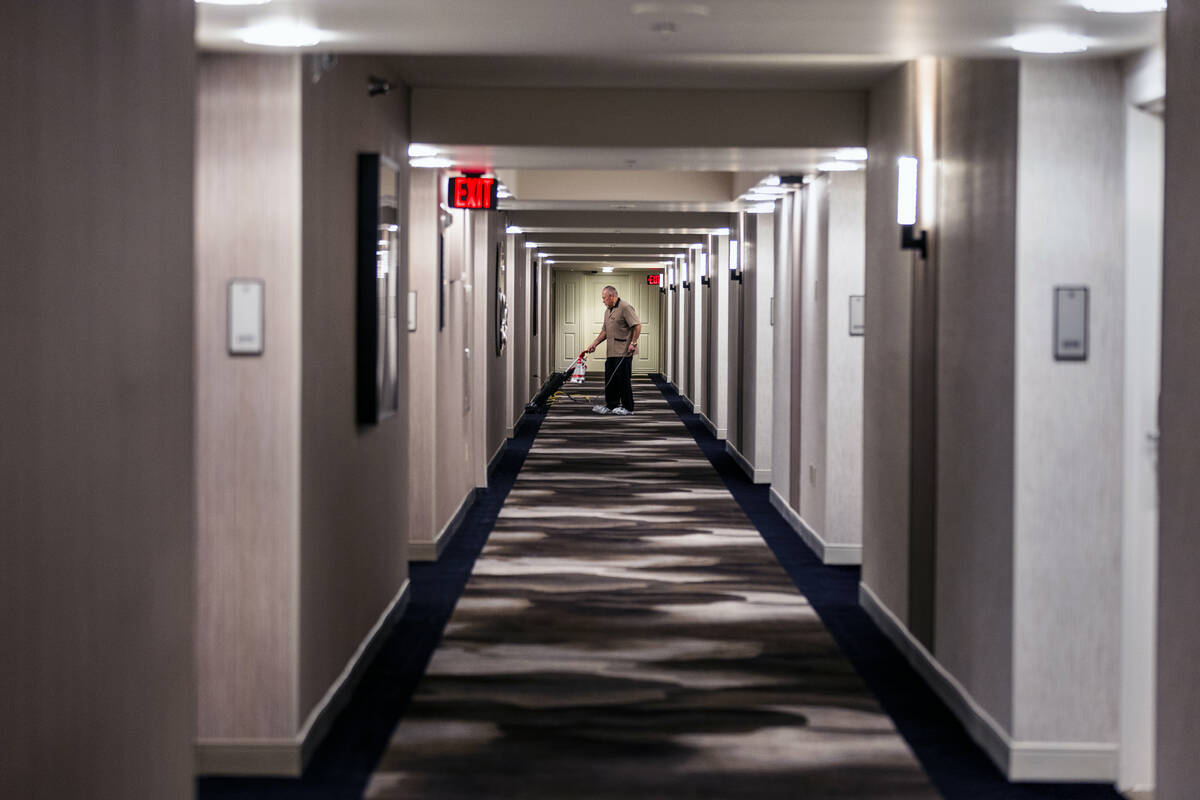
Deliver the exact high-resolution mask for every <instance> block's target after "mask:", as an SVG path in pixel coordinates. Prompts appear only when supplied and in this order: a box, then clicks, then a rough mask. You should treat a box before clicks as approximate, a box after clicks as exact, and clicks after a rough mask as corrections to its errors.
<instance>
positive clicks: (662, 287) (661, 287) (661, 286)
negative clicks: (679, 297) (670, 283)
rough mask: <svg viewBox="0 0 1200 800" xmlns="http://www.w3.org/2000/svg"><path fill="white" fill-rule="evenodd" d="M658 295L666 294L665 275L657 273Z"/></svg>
mask: <svg viewBox="0 0 1200 800" xmlns="http://www.w3.org/2000/svg"><path fill="white" fill-rule="evenodd" d="M658 293H659V294H666V293H667V274H666V273H665V272H660V273H658Z"/></svg>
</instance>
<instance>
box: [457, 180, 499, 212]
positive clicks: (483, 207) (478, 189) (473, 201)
mask: <svg viewBox="0 0 1200 800" xmlns="http://www.w3.org/2000/svg"><path fill="white" fill-rule="evenodd" d="M496 188H497V187H496V179H495V178H476V177H472V176H469V175H464V176H460V177H458V178H451V179H450V185H449V187H448V188H447V189H446V196H447V197H448V198H450V207H451V208H471V209H477V210H480V211H491V210H492V209H494V208H495V207H496Z"/></svg>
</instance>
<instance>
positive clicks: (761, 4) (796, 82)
mask: <svg viewBox="0 0 1200 800" xmlns="http://www.w3.org/2000/svg"><path fill="white" fill-rule="evenodd" d="M226 1H228V0H226ZM280 19H283V20H290V21H293V22H300V23H304V24H307V25H311V26H315V27H317V28H319V29H321V31H323V40H322V42H321V43H320V44H319V45H317V46H316V47H313V48H309V49H310V50H316V51H320V52H331V53H377V54H383V55H386V56H388V57H390V59H391V60H392V63H393V65H394V69H395V71H396V73H398V75H399V76H400V77H401V78H403V80H404V81H405V82H406V83H407V84H408V85H409V86H413V87H430V88H439V89H441V88H461V87H479V88H494V87H521V88H530V87H547V88H594V89H604V88H609V89H630V88H637V89H699V90H716V89H725V90H738V89H756V90H763V89H779V90H802V89H811V90H827V89H837V90H863V89H866V88H868V87H870V86H871V85H873V84H874V83H875V82H876V81H878V80H879V79H880V78H881V77H882V76H883V75H885V74H886V73H887V72H888V71H889V70H891V69H893V68H894V67H895V66H897V65H899V64H901V63H903V62H904V61H907V60H910V59H913V58H916V57H918V56H923V55H939V56H975V57H1013V55H1014V53H1013V51H1012V50H1011V49H1010V48H1009V46H1008V42H1007V39H1008V37H1011V36H1013V35H1015V34H1018V33H1023V32H1028V31H1032V30H1039V29H1045V28H1055V29H1060V30H1064V31H1067V32H1071V33H1077V34H1082V35H1085V36H1087V37H1089V39H1090V40H1091V49H1090V51H1089V52H1090V54H1091V55H1105V54H1121V53H1128V52H1133V51H1136V50H1139V49H1143V48H1146V47H1149V46H1152V45H1154V44H1156V43H1158V42H1160V41H1161V38H1162V25H1163V20H1162V15H1161V14H1095V13H1092V12H1089V11H1087V10H1085V9H1084V8H1082V6H1081V0H705V1H704V2H673V1H672V0H664V1H663V2H642V1H640V0H272V2H270V3H268V4H266V5H257V6H249V7H228V6H216V5H208V4H201V5H198V6H197V30H196V39H197V43H198V46H199V47H201V48H202V49H209V50H229V51H250V50H264V49H267V48H262V47H253V46H250V45H246V44H243V43H242V42H241V41H240V40H239V35H238V32H239V31H240V30H241V29H243V28H246V27H249V26H251V25H254V24H257V23H261V22H265V21H272V20H280ZM548 113H552V111H548ZM427 144H431V145H437V144H438V143H436V142H429V143H427ZM439 150H440V152H439V155H440V156H442V157H446V158H448V159H449V160H450V161H452V162H453V163H454V164H458V165H464V164H471V165H484V166H486V168H488V169H493V168H494V169H501V168H505V169H511V170H530V169H540V170H587V169H591V170H608V171H612V172H613V173H616V172H618V171H619V172H624V173H625V174H629V171H631V170H632V171H640V170H679V171H690V172H702V171H727V172H728V173H729V174H730V177H731V186H732V187H733V188H732V189H731V191H730V196H729V197H728V201H725V200H723V199H720V198H713V197H709V198H706V199H704V200H698V199H697V198H696V196H695V195H694V193H688V192H678V193H677V194H680V195H681V196H679V197H675V196H671V197H664V196H662V195H663V192H661V191H660V192H659V193H658V194H657V195H653V193H649V192H646V191H640V192H639V191H638V190H637V189H636V181H631V182H630V184H631V186H633V187H635V188H631V189H630V190H629V191H628V195H629V196H628V197H624V196H622V197H614V196H612V193H611V192H609V193H608V194H606V195H604V196H599V195H597V196H596V197H594V198H587V197H565V196H560V197H557V198H551V197H550V196H549V194H548V193H547V196H546V197H540V198H539V197H531V196H529V195H528V193H527V194H522V193H521V192H520V191H519V190H517V196H516V197H515V198H513V199H512V200H510V201H507V202H506V204H505V206H503V207H504V208H506V209H507V213H508V215H509V218H510V220H511V221H516V222H520V221H522V219H521V217H522V216H523V215H527V214H530V213H537V210H545V209H554V210H555V211H554V212H553V213H558V214H567V213H570V212H574V213H575V214H576V215H577V216H578V215H579V214H581V213H582V214H583V216H584V217H585V218H586V220H587V221H586V222H584V221H572V222H571V223H570V224H564V225H541V226H540V227H539V226H532V227H530V228H529V233H528V234H527V235H528V238H529V239H530V240H532V241H538V242H542V243H543V244H542V247H541V250H542V251H543V252H547V253H553V254H555V255H560V254H561V255H563V256H568V257H570V256H578V257H579V258H580V259H581V260H592V262H593V263H591V264H590V265H589V264H579V265H577V264H571V265H567V264H564V265H562V266H563V268H594V267H595V264H600V263H608V264H614V263H615V264H617V266H618V268H621V267H622V266H624V265H628V264H634V263H638V262H641V261H643V260H652V259H654V258H655V257H656V256H658V257H661V255H660V254H659V253H654V252H653V250H650V249H649V248H646V249H645V250H643V252H638V249H639V247H634V246H633V245H634V244H637V245H639V246H640V247H641V248H645V245H646V244H647V243H661V244H663V249H668V248H670V249H671V250H672V251H675V252H677V251H678V250H677V249H678V248H679V247H680V246H681V243H682V246H684V247H686V244H687V243H688V242H697V241H704V240H705V239H706V237H705V236H704V233H705V232H706V229H705V228H704V227H703V226H700V227H697V226H696V224H695V220H696V219H697V216H693V215H700V216H705V215H707V216H708V217H709V218H710V219H711V217H712V215H713V212H720V213H721V216H722V217H723V218H724V219H731V217H730V216H729V212H731V211H732V210H733V209H734V208H735V206H734V205H733V203H732V202H731V201H733V200H734V199H735V195H737V194H738V193H740V192H741V191H743V190H744V189H743V188H740V187H739V184H738V180H737V178H738V176H739V175H742V174H755V173H772V172H774V173H785V172H810V171H812V170H813V169H814V168H815V165H816V164H817V163H818V162H820V161H822V160H827V159H828V158H829V157H830V156H831V153H830V152H823V151H819V150H813V149H811V148H808V149H806V148H695V147H692V148H683V147H681V148H670V147H641V148H621V147H546V146H529V147H518V146H505V147H494V146H488V145H487V144H486V143H480V144H477V145H471V146H465V145H446V146H444V147H439ZM614 178H616V176H615V175H614ZM757 179H758V178H757V177H754V178H753V180H752V181H751V183H753V181H754V180H757ZM514 182H516V181H514ZM610 183H611V181H610ZM681 185H682V184H681ZM747 185H748V184H747ZM652 195H653V196H652ZM664 212H673V216H674V218H675V219H676V220H678V222H675V223H673V224H664V223H662V222H661V221H658V222H654V223H653V224H645V225H639V224H636V223H634V222H632V221H631V220H632V219H633V218H643V217H644V218H646V219H649V218H650V217H652V216H653V217H657V218H661V217H662V215H663V213H664ZM683 212H690V213H683ZM705 212H707V214H705ZM631 215H633V216H632V217H631ZM704 224H706V225H711V223H709V222H706V223H704ZM720 224H721V225H724V224H728V223H726V222H722V223H720ZM610 249H611V254H610V253H609V251H610ZM601 253H603V254H604V255H603V256H601V255H598V254H601ZM551 257H552V256H551ZM618 258H619V259H621V260H620V261H618ZM564 260H568V259H564ZM569 260H573V259H569Z"/></svg>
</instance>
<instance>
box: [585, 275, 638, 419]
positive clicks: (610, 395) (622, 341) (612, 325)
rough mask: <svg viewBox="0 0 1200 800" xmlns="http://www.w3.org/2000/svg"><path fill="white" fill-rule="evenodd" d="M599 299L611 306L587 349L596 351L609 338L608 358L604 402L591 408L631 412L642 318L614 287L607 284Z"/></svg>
mask: <svg viewBox="0 0 1200 800" xmlns="http://www.w3.org/2000/svg"><path fill="white" fill-rule="evenodd" d="M600 300H601V301H603V303H604V305H605V306H607V308H608V310H607V311H605V312H604V328H603V329H602V330H601V331H600V335H599V336H597V337H596V341H594V342H592V346H591V347H589V348H588V349H587V350H586V351H585V352H588V353H594V352H596V347H597V346H598V345H599V344H600V343H601V342H603V341H605V340H606V339H607V340H608V353H607V355H608V357H607V358H605V359H604V400H605V405H596V406H592V411H595V412H596V413H597V414H608V413H612V414H632V413H633V356H634V355H635V354H636V353H637V340H638V336H640V335H641V333H642V321H641V320H640V319H638V315H637V311H635V310H634V308H633V306H631V305H629V304H628V303H625V302H623V301H622V300H621V298H620V296H619V295H618V294H617V289H616V287H615V286H605V287H604V289H603V290H602V291H601V292H600Z"/></svg>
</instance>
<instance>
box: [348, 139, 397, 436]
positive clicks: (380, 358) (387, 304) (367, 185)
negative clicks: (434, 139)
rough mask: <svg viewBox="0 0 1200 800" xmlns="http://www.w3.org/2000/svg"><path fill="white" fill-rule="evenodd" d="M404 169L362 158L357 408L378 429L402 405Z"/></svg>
mask: <svg viewBox="0 0 1200 800" xmlns="http://www.w3.org/2000/svg"><path fill="white" fill-rule="evenodd" d="M401 211H402V209H401V208H400V169H399V167H398V166H397V165H396V163H395V162H394V161H391V160H390V159H388V158H386V157H384V156H381V155H380V154H378V153H360V154H359V156H358V248H357V249H358V257H357V262H356V264H357V275H356V279H357V302H356V316H357V356H358V357H357V364H356V379H355V380H356V386H355V395H356V406H357V417H358V423H359V424H360V425H374V424H376V423H378V422H379V421H381V420H383V419H386V418H387V417H390V416H392V415H393V414H395V413H396V412H397V410H398V409H399V406H400V375H399V371H400V363H399V340H400V315H399V308H400V297H399V286H400V283H399V272H400V249H401V246H402V242H403V236H402V235H401V230H400V224H401V220H402V219H403V216H402V214H401Z"/></svg>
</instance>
